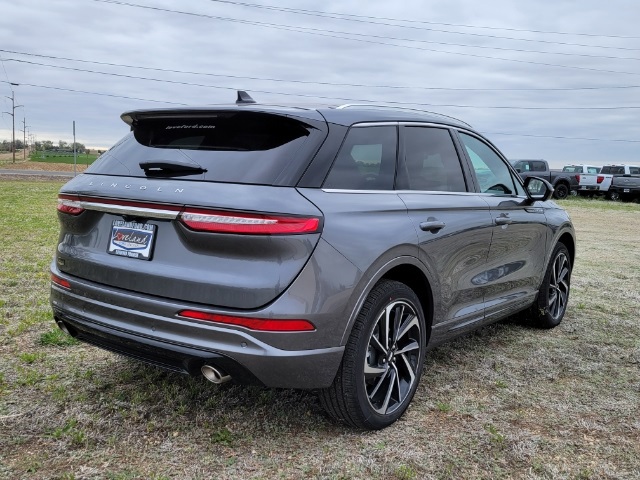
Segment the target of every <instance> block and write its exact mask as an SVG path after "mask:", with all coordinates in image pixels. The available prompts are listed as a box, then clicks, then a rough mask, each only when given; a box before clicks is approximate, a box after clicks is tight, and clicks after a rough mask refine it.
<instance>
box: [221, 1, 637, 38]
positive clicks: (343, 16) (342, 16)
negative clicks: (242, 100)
mask: <svg viewBox="0 0 640 480" xmlns="http://www.w3.org/2000/svg"><path fill="white" fill-rule="evenodd" d="M209 1H210V2H214V3H224V4H229V5H237V6H242V7H249V8H262V9H266V10H275V11H278V12H287V13H295V14H300V15H309V16H313V17H322V18H335V19H338V20H346V21H353V22H360V23H370V24H373V25H387V26H392V27H401V28H414V29H419V30H431V31H433V29H430V28H421V27H413V26H410V25H395V24H388V23H384V22H374V21H372V20H384V21H391V22H403V23H410V24H423V25H444V26H447V27H460V28H477V29H486V30H504V31H510V32H522V33H542V34H551V35H571V36H583V37H602V38H614V39H638V38H640V37H634V36H625V35H605V34H599V33H582V32H557V31H549V30H526V29H521V28H508V27H489V26H485V25H465V24H459V23H445V22H429V21H426V20H410V19H406V18H404V19H400V18H389V17H375V16H370V15H356V14H352V13H339V12H322V11H319V10H305V9H301V8H290V7H278V6H275V5H264V4H255V3H245V2H235V1H230V0H209ZM436 31H437V30H436ZM446 33H456V34H460V35H466V33H465V32H449V31H446ZM496 38H507V39H509V40H528V39H519V38H518V39H512V38H509V37H496Z"/></svg>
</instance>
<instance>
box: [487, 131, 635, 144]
mask: <svg viewBox="0 0 640 480" xmlns="http://www.w3.org/2000/svg"><path fill="white" fill-rule="evenodd" d="M480 133H482V134H483V135H487V136H489V135H509V136H514V137H534V138H555V139H559V140H588V141H594V142H626V143H640V140H626V139H622V138H590V137H564V136H561V135H530V134H526V133H504V132H480Z"/></svg>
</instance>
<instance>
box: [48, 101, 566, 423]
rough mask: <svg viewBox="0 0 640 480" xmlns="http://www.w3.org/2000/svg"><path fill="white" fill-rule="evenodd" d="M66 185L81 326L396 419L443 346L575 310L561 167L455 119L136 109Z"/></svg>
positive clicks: (163, 358) (74, 327)
mask: <svg viewBox="0 0 640 480" xmlns="http://www.w3.org/2000/svg"><path fill="white" fill-rule="evenodd" d="M122 119H123V120H124V121H125V122H126V123H127V124H129V125H130V126H131V132H130V133H129V134H128V135H127V136H126V137H124V138H123V139H122V140H121V141H120V142H118V143H117V144H116V145H115V146H114V147H112V148H111V149H110V150H109V151H108V152H106V153H105V154H103V155H102V156H101V157H100V158H99V159H98V160H97V161H96V162H95V163H94V164H93V165H92V166H91V167H90V168H89V169H87V171H86V172H85V173H84V174H82V175H79V176H78V177H76V178H74V179H73V180H71V181H70V182H69V183H67V184H66V185H65V186H64V187H62V189H61V191H60V194H59V200H58V217H59V220H60V225H61V232H60V237H59V241H58V245H57V251H56V254H55V258H54V260H53V263H52V264H51V273H52V277H51V278H52V285H51V305H52V308H53V312H54V316H55V320H56V322H57V324H58V325H59V326H60V328H61V329H62V330H64V331H65V332H67V333H69V334H70V335H72V336H74V337H76V338H78V339H80V340H82V341H85V342H89V343H91V344H94V345H96V346H98V347H101V348H104V349H107V350H111V351H113V352H117V353H120V354H124V355H127V356H130V357H134V358H137V359H139V360H141V361H144V362H148V363H151V364H153V365H157V366H160V367H164V368H167V369H170V370H173V371H176V372H182V373H187V374H190V375H204V377H206V378H207V379H208V380H210V381H212V382H214V383H222V382H225V381H227V380H230V379H233V380H235V381H238V382H240V383H245V384H259V385H265V386H268V387H282V388H299V389H314V390H317V391H318V392H319V397H320V400H321V403H322V404H323V406H324V407H325V408H326V410H327V411H328V412H329V414H330V415H331V416H333V417H334V418H336V419H339V420H341V421H344V422H346V423H348V424H350V425H352V426H355V427H357V428H367V429H379V428H383V427H385V426H387V425H389V424H391V423H393V422H394V421H396V420H397V419H398V418H399V417H400V416H401V415H402V414H403V412H404V411H405V410H406V409H407V406H408V405H409V403H410V401H411V399H412V397H413V395H414V393H415V391H416V388H417V385H418V383H419V380H420V375H421V371H422V368H423V363H424V358H425V352H426V350H427V349H428V348H431V347H433V346H434V345H437V344H439V343H441V342H443V341H445V340H447V339H450V338H452V337H454V336H458V335H461V334H464V333H466V332H469V331H471V330H473V329H477V328H478V327H480V326H482V325H486V324H488V323H492V322H496V321H498V320H500V319H503V318H505V317H507V316H510V315H513V314H515V313H517V312H522V311H526V312H527V316H528V318H529V321H530V322H531V323H533V324H535V325H537V326H539V327H542V328H550V327H554V326H556V325H558V324H559V323H560V321H561V320H562V317H563V315H564V313H565V310H566V307H567V301H568V298H569V280H570V276H571V266H572V264H573V260H574V256H575V235H574V230H573V227H572V225H571V221H570V219H569V217H568V215H567V213H566V212H565V211H564V210H563V209H561V208H560V207H558V205H556V204H555V203H553V202H552V201H549V197H550V195H551V194H552V193H553V188H552V187H551V186H550V185H549V184H548V183H547V182H546V181H544V180H541V179H537V178H535V177H529V178H527V179H526V180H525V181H524V182H522V180H520V178H519V177H518V175H517V173H516V172H515V171H514V170H513V168H512V167H511V166H510V165H509V162H508V161H507V160H506V159H505V157H504V156H503V155H502V154H501V153H500V152H499V151H498V149H497V148H496V147H494V146H493V145H492V144H491V142H489V141H488V140H486V139H485V138H483V137H482V136H481V135H479V134H478V133H477V132H475V131H474V130H473V129H472V128H471V127H470V126H469V125H467V124H465V123H463V122H461V121H459V120H456V119H453V118H450V117H446V116H442V115H438V114H432V113H426V112H420V111H413V110H405V109H397V108H388V107H377V106H370V105H344V106H341V107H337V108H295V107H278V106H266V105H259V104H256V103H254V102H252V100H251V99H250V97H248V96H246V95H245V94H239V100H238V102H236V105H230V106H220V107H208V108H201V109H193V108H185V109H170V110H138V111H132V112H128V113H125V114H123V115H122Z"/></svg>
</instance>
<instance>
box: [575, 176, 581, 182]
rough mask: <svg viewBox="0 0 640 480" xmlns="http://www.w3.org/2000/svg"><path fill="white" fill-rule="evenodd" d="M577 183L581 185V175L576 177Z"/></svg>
mask: <svg viewBox="0 0 640 480" xmlns="http://www.w3.org/2000/svg"><path fill="white" fill-rule="evenodd" d="M576 182H578V183H580V175H576Z"/></svg>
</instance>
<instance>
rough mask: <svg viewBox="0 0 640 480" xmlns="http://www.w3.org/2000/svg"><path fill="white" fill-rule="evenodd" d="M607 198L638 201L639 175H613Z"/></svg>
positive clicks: (639, 191) (639, 190)
mask: <svg viewBox="0 0 640 480" xmlns="http://www.w3.org/2000/svg"><path fill="white" fill-rule="evenodd" d="M630 170H631V169H630ZM608 197H609V198H610V199H611V200H625V201H632V200H635V199H640V175H632V174H629V175H626V174H625V175H614V176H613V179H612V180H611V186H610V187H609V191H608Z"/></svg>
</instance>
